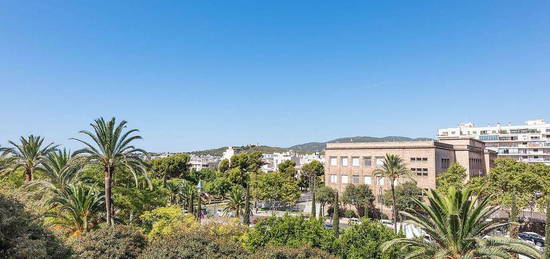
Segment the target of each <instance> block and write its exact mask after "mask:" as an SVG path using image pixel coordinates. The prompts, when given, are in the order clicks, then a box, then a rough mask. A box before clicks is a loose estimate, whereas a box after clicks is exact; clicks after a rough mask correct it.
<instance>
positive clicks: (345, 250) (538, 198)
mask: <svg viewBox="0 0 550 259" xmlns="http://www.w3.org/2000/svg"><path fill="white" fill-rule="evenodd" d="M90 126H91V130H83V131H81V132H80V133H81V134H82V135H83V136H85V137H86V139H75V141H77V142H79V143H81V144H82V146H83V148H82V149H79V150H76V151H75V152H74V153H71V152H70V151H68V150H66V149H63V148H62V147H59V146H57V145H55V144H54V143H48V142H46V141H45V139H44V138H43V137H38V136H32V135H31V136H29V137H21V138H20V139H19V142H9V144H10V146H8V147H3V148H1V149H0V150H1V151H2V155H1V156H0V173H1V176H2V177H1V178H0V257H2V258H71V257H73V258H406V257H407V258H408V257H411V258H412V257H415V256H416V257H418V258H426V256H427V257H428V258H429V257H437V256H436V255H448V258H467V257H466V256H467V255H490V256H492V258H507V256H509V255H510V254H511V253H519V254H526V255H529V256H531V257H532V258H538V257H537V256H538V252H537V251H536V250H534V249H533V248H532V247H531V246H529V245H525V243H521V242H519V241H517V239H514V236H513V233H514V231H516V230H517V229H515V228H514V226H517V224H519V223H518V222H517V221H518V219H517V211H518V210H520V209H522V208H525V207H526V206H528V205H529V204H530V203H532V202H534V203H536V204H537V205H538V207H539V208H548V207H547V206H550V205H549V204H548V203H549V202H550V193H549V192H550V185H549V183H550V179H549V178H550V169H549V168H550V167H548V166H544V165H538V164H537V165H527V164H523V163H519V162H515V161H511V160H498V161H497V168H495V169H494V170H493V171H492V172H491V174H489V176H488V177H485V178H474V179H471V180H470V181H468V182H465V179H464V170H463V168H461V167H460V166H458V165H453V166H452V167H451V168H449V170H448V171H447V172H445V173H444V174H442V175H441V176H440V177H438V185H439V187H438V190H437V191H434V192H432V193H430V195H429V196H428V199H427V200H426V199H425V194H424V193H422V191H421V190H420V189H419V188H418V187H416V184H415V183H414V182H412V181H410V177H409V173H410V172H408V170H407V167H406V165H405V163H404V161H403V160H402V159H401V158H400V157H399V156H394V155H387V156H386V157H385V161H384V165H383V166H382V167H381V168H380V169H379V170H377V171H376V172H375V173H376V175H378V176H382V177H384V178H386V179H388V180H389V182H390V185H391V187H392V188H391V189H390V190H389V191H388V192H387V193H386V194H384V199H383V200H384V203H385V204H387V205H388V206H391V207H392V211H393V214H394V215H402V217H401V218H402V219H406V220H408V221H407V222H409V223H412V224H415V225H417V226H418V227H419V228H421V229H423V230H424V231H425V232H426V233H427V234H429V235H430V236H431V237H432V238H433V239H434V240H435V242H427V241H425V240H419V239H406V238H404V236H403V235H402V233H399V232H398V231H397V228H396V231H393V230H391V228H388V227H387V226H385V225H383V224H382V223H380V222H378V221H376V220H375V219H374V218H376V219H378V218H381V217H382V215H380V214H379V212H378V211H377V209H376V208H375V206H374V204H373V201H374V199H375V197H374V195H373V193H372V190H371V189H370V187H369V186H367V185H348V186H347V187H346V189H345V191H344V192H342V193H338V192H336V191H335V190H333V189H331V188H328V187H326V186H324V185H323V181H322V179H323V175H324V168H323V165H322V164H321V163H319V162H317V161H314V162H312V163H309V164H306V165H303V166H302V167H301V168H297V167H296V164H295V163H294V162H292V161H286V162H284V163H281V164H280V165H279V167H278V170H277V171H276V172H272V173H263V172H261V171H260V170H259V169H260V167H261V165H262V163H263V161H262V156H261V152H258V150H255V149H254V148H250V149H249V150H248V151H249V152H242V153H239V154H237V155H235V156H233V157H232V158H231V159H229V160H224V161H222V162H221V163H220V165H219V167H218V169H217V170H210V169H209V170H201V171H194V170H191V169H190V165H189V160H190V159H189V155H187V154H174V155H171V156H168V157H165V158H157V159H153V160H150V159H148V157H147V153H146V152H145V151H144V150H142V149H140V148H139V147H138V146H137V143H139V142H138V141H139V140H140V139H141V137H140V136H139V135H138V131H137V130H135V129H130V130H128V129H126V127H127V123H126V122H125V121H121V122H119V123H117V121H116V120H115V119H114V118H113V119H111V120H104V119H98V120H95V121H93V122H92V124H90ZM457 189H459V191H457ZM304 191H307V192H310V193H311V195H312V198H313V200H315V201H316V202H317V203H318V205H320V206H321V208H322V209H321V210H320V211H321V215H316V210H315V206H312V210H311V211H306V212H305V213H301V214H302V215H296V214H295V215H290V214H285V215H279V216H275V215H273V216H269V217H268V216H263V217H258V216H253V213H252V212H253V207H254V206H253V205H254V204H256V203H258V204H259V203H262V204H267V205H268V206H266V207H263V208H267V209H273V208H279V207H281V208H286V207H287V206H292V205H294V204H295V203H296V202H297V201H298V199H299V197H300V195H301V192H304ZM426 201H427V202H428V203H425V202H426ZM314 204H315V203H314ZM497 205H502V206H504V207H506V208H509V209H510V211H511V217H510V220H509V221H510V222H489V221H487V220H486V219H487V217H488V215H490V214H491V213H492V212H493V211H495V210H496V209H498V207H496V206H497ZM207 206H208V208H209V210H205V207H207ZM328 207H330V208H328ZM325 211H328V212H329V216H330V217H331V218H332V224H328V222H330V221H331V220H330V219H328V218H324V216H325V215H323V214H324V212H325ZM271 212H273V210H271ZM547 213H548V210H547ZM219 214H221V215H219ZM297 214H298V213H297ZM317 216H318V217H317ZM357 216H360V217H362V219H361V221H360V222H359V223H356V224H353V225H349V226H347V227H346V228H343V229H341V228H340V226H341V224H340V218H341V217H348V218H349V217H357ZM369 218H370V219H369ZM251 224H254V225H253V226H251ZM446 226H448V227H446ZM500 226H506V227H510V230H511V231H510V232H511V233H512V238H511V239H506V238H496V239H495V238H489V239H483V238H482V237H483V236H484V235H486V234H488V233H489V232H490V230H492V229H493V228H496V227H500ZM466 227H467V228H466ZM547 232H548V229H547ZM456 233H459V234H460V237H456V236H455V234H456ZM547 242H548V238H547ZM547 247H548V245H547ZM546 251H547V253H548V249H547V250H546Z"/></svg>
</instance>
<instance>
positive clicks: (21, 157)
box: [0, 135, 57, 182]
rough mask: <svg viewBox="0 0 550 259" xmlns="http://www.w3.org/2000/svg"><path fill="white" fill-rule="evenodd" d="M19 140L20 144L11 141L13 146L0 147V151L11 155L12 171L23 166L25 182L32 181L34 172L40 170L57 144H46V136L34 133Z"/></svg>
mask: <svg viewBox="0 0 550 259" xmlns="http://www.w3.org/2000/svg"><path fill="white" fill-rule="evenodd" d="M19 141H20V142H21V143H20V144H16V143H15V142H13V141H9V143H10V144H11V145H12V146H13V147H11V148H6V147H4V148H0V152H3V154H4V155H8V156H10V157H11V159H12V161H13V162H14V166H13V168H12V169H13V170H12V171H15V170H17V169H18V168H20V167H22V168H23V170H24V172H25V182H30V181H32V179H33V175H34V172H35V171H37V170H40V169H39V167H40V165H42V163H44V160H45V158H46V156H47V155H48V153H50V152H52V151H54V150H56V149H57V145H54V144H53V143H50V144H48V145H45V146H44V138H43V137H40V136H34V135H30V136H29V137H28V138H25V137H21V138H20V139H19Z"/></svg>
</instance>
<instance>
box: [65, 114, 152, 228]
mask: <svg viewBox="0 0 550 259" xmlns="http://www.w3.org/2000/svg"><path fill="white" fill-rule="evenodd" d="M126 124H127V122H126V121H121V122H120V123H119V124H117V123H116V120H115V118H112V119H111V120H109V121H105V120H104V119H103V118H99V119H96V120H94V122H93V123H91V124H90V126H91V127H92V129H93V132H92V131H88V130H81V131H80V133H82V134H84V135H86V136H88V137H89V138H90V139H91V140H92V142H86V141H84V140H80V139H76V138H73V139H74V140H76V141H79V142H80V143H82V144H84V145H85V146H86V147H85V148H83V149H80V150H78V151H76V152H75V153H74V155H79V154H84V155H86V157H87V158H88V161H89V162H93V163H98V164H100V165H101V166H102V167H103V171H104V175H105V182H104V186H105V187H104V188H105V210H106V220H107V224H108V225H113V224H114V221H113V220H114V212H115V210H114V204H113V200H112V194H111V190H112V184H113V175H114V173H115V168H117V167H118V168H121V167H126V168H128V169H129V171H130V172H131V173H132V175H133V176H134V178H135V180H136V183H137V181H138V178H137V173H140V174H142V175H146V172H145V163H144V162H143V159H142V156H147V153H146V152H145V150H143V149H139V148H136V147H135V146H133V145H131V143H132V142H133V141H135V140H138V139H141V136H139V135H133V134H134V133H136V132H138V130H137V129H132V130H128V131H126V132H124V129H125V128H126Z"/></svg>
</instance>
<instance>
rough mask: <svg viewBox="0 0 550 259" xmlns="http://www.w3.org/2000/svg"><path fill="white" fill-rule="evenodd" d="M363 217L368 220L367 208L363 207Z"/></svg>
mask: <svg viewBox="0 0 550 259" xmlns="http://www.w3.org/2000/svg"><path fill="white" fill-rule="evenodd" d="M363 217H365V218H369V206H365V208H364V211H363Z"/></svg>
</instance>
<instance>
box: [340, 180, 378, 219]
mask: <svg viewBox="0 0 550 259" xmlns="http://www.w3.org/2000/svg"><path fill="white" fill-rule="evenodd" d="M342 202H344V203H345V204H349V205H352V206H354V207H355V209H356V210H357V212H358V214H360V215H364V216H365V217H367V215H368V209H370V208H372V207H374V205H373V202H374V194H373V193H372V190H371V189H370V188H369V186H368V185H366V184H359V185H355V184H349V185H347V186H346V189H345V190H344V193H343V194H342Z"/></svg>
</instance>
